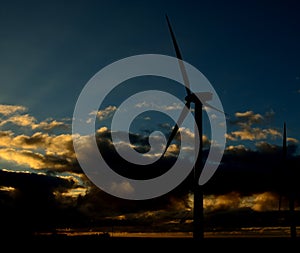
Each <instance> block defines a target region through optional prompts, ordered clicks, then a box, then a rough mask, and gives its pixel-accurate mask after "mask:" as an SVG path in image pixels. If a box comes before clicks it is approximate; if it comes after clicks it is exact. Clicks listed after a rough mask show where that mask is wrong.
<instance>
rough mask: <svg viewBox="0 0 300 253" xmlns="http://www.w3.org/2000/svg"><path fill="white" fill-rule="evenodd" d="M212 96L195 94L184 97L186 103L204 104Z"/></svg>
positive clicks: (210, 94) (201, 93) (204, 93)
mask: <svg viewBox="0 0 300 253" xmlns="http://www.w3.org/2000/svg"><path fill="white" fill-rule="evenodd" d="M212 96H213V94H212V93H211V92H197V93H191V94H188V95H187V96H186V97H185V100H186V102H189V103H201V104H206V101H210V100H212Z"/></svg>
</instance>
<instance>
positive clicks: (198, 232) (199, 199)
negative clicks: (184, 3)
mask: <svg viewBox="0 0 300 253" xmlns="http://www.w3.org/2000/svg"><path fill="white" fill-rule="evenodd" d="M166 19H167V24H168V28H169V31H170V34H171V37H172V42H173V45H174V48H175V52H176V57H177V58H178V63H179V67H180V71H181V74H182V77H183V82H184V84H185V87H186V93H187V96H186V97H185V101H186V102H185V106H186V107H187V108H188V109H190V108H191V103H194V106H195V114H194V117H195V123H196V124H197V127H198V131H199V138H200V140H199V152H198V156H197V157H196V162H195V165H194V168H193V191H194V207H193V218H194V222H193V238H194V239H198V240H199V239H200V240H202V239H203V238H204V226H203V224H204V212H203V211H204V208H203V185H199V184H198V180H199V178H200V175H201V172H202V169H203V162H202V157H203V150H202V149H203V140H202V135H203V133H202V132H203V127H202V121H203V119H202V109H203V106H207V107H210V108H212V109H214V110H216V111H219V112H221V113H224V112H222V111H220V110H218V109H217V108H214V107H213V106H211V105H209V104H207V101H209V100H211V99H212V93H211V92H201V93H192V92H191V90H190V83H189V78H188V75H187V72H186V69H185V66H184V63H183V58H182V55H181V52H180V49H179V46H178V44H177V41H176V38H175V34H174V32H173V30H172V27H171V23H170V21H169V18H168V16H167V15H166ZM199 97H201V101H200V100H199ZM187 114H188V110H182V112H181V114H180V115H179V118H178V121H177V123H176V125H175V126H174V128H173V130H172V132H171V134H170V136H169V139H168V141H167V145H166V147H165V150H164V153H163V155H164V154H165V152H166V151H167V149H168V148H169V146H170V144H171V142H172V140H173V139H174V137H175V136H176V134H177V132H178V130H179V127H180V125H181V124H182V122H183V121H184V119H185V117H186V116H187Z"/></svg>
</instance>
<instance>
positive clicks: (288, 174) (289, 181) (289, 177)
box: [279, 122, 297, 238]
mask: <svg viewBox="0 0 300 253" xmlns="http://www.w3.org/2000/svg"><path fill="white" fill-rule="evenodd" d="M282 161H283V162H282V167H283V168H282V169H284V173H285V180H286V181H285V184H284V185H285V186H286V187H288V198H289V223H290V235H291V238H296V236H297V232H296V224H295V197H294V190H295V189H294V187H295V186H294V182H293V180H294V173H293V168H290V167H289V166H288V163H287V135H286V123H285V122H284V125H283V142H282ZM281 202H282V194H281V193H280V195H279V211H280V208H281Z"/></svg>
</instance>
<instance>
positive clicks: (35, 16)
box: [0, 0, 300, 140]
mask: <svg viewBox="0 0 300 253" xmlns="http://www.w3.org/2000/svg"><path fill="white" fill-rule="evenodd" d="M299 13H300V4H299V3H298V1H283V0H282V1H42V2H41V1H2V2H1V6H0V34H1V39H0V56H1V57H0V85H1V93H0V103H1V104H17V105H23V106H26V107H27V108H28V110H29V111H30V113H31V114H33V115H34V116H35V117H37V118H38V119H39V120H43V119H45V118H48V117H52V118H64V117H72V113H73V109H74V106H75V103H76V100H77V97H78V95H79V94H80V92H81V89H82V88H83V87H84V85H85V84H86V82H87V81H88V80H89V79H90V78H91V77H92V76H93V75H94V74H95V73H96V72H97V71H99V70H100V69H101V68H103V67H105V66H106V65H108V64H110V63H112V62H114V61H116V60H119V59H122V58H124V57H128V56H132V55H136V54H148V53H155V54H166V55H171V56H175V52H174V49H173V45H172V43H171V39H170V35H169V31H168V28H167V25H166V20H165V14H168V16H169V18H170V19H171V22H172V25H173V28H174V31H175V34H176V36H177V40H178V43H179V45H180V48H181V51H182V54H183V58H184V60H186V61H187V62H189V63H191V64H192V65H194V66H195V67H196V68H198V69H199V70H200V71H201V72H202V73H203V74H204V75H205V76H206V77H207V78H208V79H209V81H210V82H211V84H212V85H213V87H214V88H215V90H216V91H217V92H218V95H219V97H220V99H221V101H222V103H223V107H224V110H225V111H226V112H227V113H229V114H231V115H234V113H236V112H245V111H254V113H259V114H261V115H265V113H266V112H274V117H273V118H272V121H271V123H270V124H271V125H272V127H273V128H277V129H278V130H280V129H281V128H282V125H283V121H286V122H287V124H288V131H289V135H290V136H291V137H294V138H297V139H298V140H299V139H300V134H299V129H300V121H299V112H298V110H299V107H300V102H299V97H300V48H299V45H300V15H299ZM145 86H146V87H150V86H151V85H150V84H149V85H148V86H147V85H146V84H145ZM182 92H183V93H184V90H182Z"/></svg>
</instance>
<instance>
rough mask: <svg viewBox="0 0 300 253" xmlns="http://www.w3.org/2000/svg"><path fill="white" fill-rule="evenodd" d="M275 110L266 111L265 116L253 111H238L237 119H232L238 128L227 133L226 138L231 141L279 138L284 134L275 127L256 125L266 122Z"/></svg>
mask: <svg viewBox="0 0 300 253" xmlns="http://www.w3.org/2000/svg"><path fill="white" fill-rule="evenodd" d="M273 115H274V112H273V111H271V112H266V114H265V116H262V115H261V114H255V113H254V112H253V111H246V112H237V113H235V116H236V118H237V120H235V121H231V124H232V125H235V126H238V127H239V129H238V130H234V131H232V132H230V133H227V134H226V138H227V140H229V141H238V140H242V141H245V140H250V141H254V140H263V139H268V138H271V139H277V138H280V137H281V136H282V134H281V133H280V132H279V131H278V130H277V129H274V128H270V127H269V128H261V127H258V126H254V125H259V124H261V125H262V124H264V123H267V121H268V120H269V119H270V118H271V117H273Z"/></svg>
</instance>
